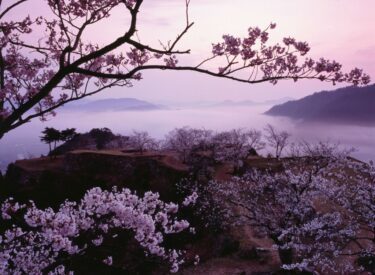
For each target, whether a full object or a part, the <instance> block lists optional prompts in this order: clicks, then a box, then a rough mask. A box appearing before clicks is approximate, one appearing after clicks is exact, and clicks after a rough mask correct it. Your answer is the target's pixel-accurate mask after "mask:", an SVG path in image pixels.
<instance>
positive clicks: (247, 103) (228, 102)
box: [210, 97, 292, 107]
mask: <svg viewBox="0 0 375 275" xmlns="http://www.w3.org/2000/svg"><path fill="white" fill-rule="evenodd" d="M289 100H292V98H290V97H284V98H280V99H274V100H267V101H262V102H256V101H251V100H244V101H232V100H225V101H222V102H219V103H215V104H212V105H211V106H210V107H245V106H259V105H273V104H281V103H284V102H287V101H289Z"/></svg>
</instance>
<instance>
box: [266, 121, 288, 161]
mask: <svg viewBox="0 0 375 275" xmlns="http://www.w3.org/2000/svg"><path fill="white" fill-rule="evenodd" d="M264 131H265V132H266V134H265V138H266V140H267V142H268V145H269V146H270V147H271V148H274V149H275V157H276V158H280V157H281V154H282V152H283V151H284V149H285V147H286V146H287V145H288V139H289V137H290V133H288V132H286V131H280V132H279V131H278V130H276V128H275V127H274V126H272V125H271V124H267V126H266V127H265V128H264Z"/></svg>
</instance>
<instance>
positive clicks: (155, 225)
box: [0, 187, 196, 274]
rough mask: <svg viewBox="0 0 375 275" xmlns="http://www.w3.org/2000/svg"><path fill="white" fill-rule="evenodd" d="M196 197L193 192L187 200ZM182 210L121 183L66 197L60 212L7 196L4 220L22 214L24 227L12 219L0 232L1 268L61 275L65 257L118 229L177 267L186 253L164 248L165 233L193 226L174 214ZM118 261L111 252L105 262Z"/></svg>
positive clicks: (8, 271) (11, 271)
mask: <svg viewBox="0 0 375 275" xmlns="http://www.w3.org/2000/svg"><path fill="white" fill-rule="evenodd" d="M195 200H196V194H193V195H191V196H190V197H188V198H187V199H186V200H185V201H184V205H186V206H187V205H190V204H194V202H195ZM186 201H188V202H189V203H186ZM178 209H179V206H178V205H177V204H174V203H165V202H163V201H161V200H160V199H159V194H158V193H152V192H146V193H145V194H144V196H143V197H140V196H137V195H136V194H135V193H133V192H131V191H130V190H129V189H121V190H118V189H117V188H114V189H113V190H112V191H104V190H102V189H100V188H98V187H97V188H93V189H91V190H89V191H87V193H86V194H85V196H84V197H83V199H82V200H81V201H80V202H79V203H76V202H70V201H66V202H64V203H63V204H62V205H61V206H60V208H59V209H58V211H54V210H53V209H51V208H47V209H45V210H41V209H38V208H37V207H36V206H35V204H34V203H32V202H30V203H29V204H28V205H20V204H18V203H17V202H15V201H14V200H13V199H8V200H7V201H5V202H4V203H3V204H2V207H1V213H2V217H3V219H5V220H10V221H13V222H17V220H18V219H19V217H22V215H23V219H24V226H20V225H16V224H14V225H13V226H11V227H10V228H9V229H7V230H6V231H5V232H4V234H3V235H1V236H0V244H1V246H0V247H1V249H0V273H2V274H15V273H17V274H18V273H28V274H39V273H42V272H46V271H51V272H52V273H51V274H63V273H64V271H65V268H67V267H66V266H64V261H63V260H64V259H65V260H67V259H68V258H69V257H74V256H75V255H82V254H84V253H85V251H87V250H88V249H89V248H90V247H97V246H101V245H102V244H103V242H105V240H106V238H110V236H111V232H112V231H114V230H115V229H121V230H130V231H132V232H133V233H134V238H135V240H136V241H137V242H138V243H139V245H140V246H141V247H143V249H144V250H145V253H146V254H148V255H154V256H157V257H160V258H161V259H163V260H165V261H166V262H169V263H170V265H171V270H172V271H174V272H176V271H178V267H179V265H180V263H182V262H183V260H182V258H181V255H182V252H181V251H177V250H173V249H167V248H165V247H163V240H164V235H166V234H177V233H179V232H182V231H185V230H188V229H189V226H190V225H189V222H187V221H186V220H178V219H177V218H176V214H177V213H178ZM22 213H24V214H22ZM17 217H18V218H17ZM89 233H90V234H89ZM80 236H91V237H88V239H87V240H86V243H85V244H82V243H76V240H77V239H78V238H79V237H80ZM113 237H115V235H114V236H112V238H113ZM81 238H82V237H81ZM115 260H116V259H113V258H112V256H111V255H108V257H106V258H104V259H103V263H105V264H107V265H112V264H113V263H114V262H115ZM61 263H62V264H61Z"/></svg>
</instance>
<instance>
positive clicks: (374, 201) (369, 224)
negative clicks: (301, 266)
mask: <svg viewBox="0 0 375 275" xmlns="http://www.w3.org/2000/svg"><path fill="white" fill-rule="evenodd" d="M333 169H334V171H337V170H344V169H345V170H346V173H335V174H332V173H331V174H329V176H330V177H329V178H330V180H329V181H326V184H325V189H324V190H325V192H326V194H328V196H329V198H330V200H331V201H333V202H335V203H336V204H338V205H340V206H341V207H342V208H343V209H345V210H346V211H347V214H348V215H349V216H350V219H351V221H352V222H353V223H355V224H357V225H358V227H359V234H357V235H356V236H354V237H353V238H352V242H351V244H352V247H351V250H350V251H348V252H347V253H346V254H347V255H355V256H359V257H360V261H361V264H363V265H364V266H365V267H367V269H368V271H369V272H372V273H373V272H374V271H375V266H374V261H375V167H374V166H373V164H372V163H370V164H368V163H363V162H360V161H357V160H355V159H352V158H342V159H340V161H337V162H336V164H335V165H334V166H333ZM331 170H332V169H331Z"/></svg>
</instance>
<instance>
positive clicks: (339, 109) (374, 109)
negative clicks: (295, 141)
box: [265, 84, 375, 124]
mask: <svg viewBox="0 0 375 275" xmlns="http://www.w3.org/2000/svg"><path fill="white" fill-rule="evenodd" d="M265 114H267V115H273V116H287V117H290V118H294V119H302V120H304V121H319V122H339V123H346V124H353V123H354V124H375V84H374V85H369V86H366V87H354V86H351V87H346V88H341V89H337V90H334V91H330V92H328V91H323V92H319V93H315V94H313V95H310V96H307V97H304V98H302V99H300V100H295V101H289V102H286V103H284V104H281V105H276V106H274V107H272V108H271V109H270V110H268V111H267V112H266V113H265Z"/></svg>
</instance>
